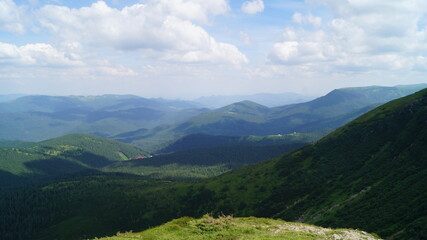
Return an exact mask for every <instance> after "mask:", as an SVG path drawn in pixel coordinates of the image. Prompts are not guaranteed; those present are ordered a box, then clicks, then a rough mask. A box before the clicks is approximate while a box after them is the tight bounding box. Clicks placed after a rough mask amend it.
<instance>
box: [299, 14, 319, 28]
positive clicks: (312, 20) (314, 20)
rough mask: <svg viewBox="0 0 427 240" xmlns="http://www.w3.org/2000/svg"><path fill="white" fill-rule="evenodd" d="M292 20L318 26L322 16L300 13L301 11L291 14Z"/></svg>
mask: <svg viewBox="0 0 427 240" xmlns="http://www.w3.org/2000/svg"><path fill="white" fill-rule="evenodd" d="M292 20H293V21H294V22H296V23H300V24H310V25H313V26H315V27H319V26H320V25H321V24H322V18H320V17H316V16H313V15H311V14H309V15H302V14H301V13H295V14H294V15H293V16H292Z"/></svg>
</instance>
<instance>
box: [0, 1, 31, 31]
mask: <svg viewBox="0 0 427 240" xmlns="http://www.w3.org/2000/svg"><path fill="white" fill-rule="evenodd" d="M23 14H24V9H23V8H22V7H18V6H17V5H16V4H15V3H14V2H13V1H11V0H1V1H0V30H6V31H10V32H16V33H24V32H25V27H24V25H23V23H22V18H23Z"/></svg>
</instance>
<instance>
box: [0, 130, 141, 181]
mask: <svg viewBox="0 0 427 240" xmlns="http://www.w3.org/2000/svg"><path fill="white" fill-rule="evenodd" d="M10 145H12V144H10ZM17 145H21V146H22V145H23V147H19V146H17ZM138 156H147V153H146V152H143V151H142V150H140V149H138V148H136V147H134V146H131V145H128V144H125V143H121V142H117V141H114V140H110V139H105V138H101V137H97V136H93V135H88V134H72V135H66V136H63V137H59V138H55V139H51V140H48V141H43V142H39V143H32V144H31V145H29V146H25V144H21V143H19V142H18V143H15V146H14V147H0V179H3V181H2V182H1V184H0V185H2V186H10V185H14V184H15V183H14V182H11V181H12V180H14V179H17V178H22V179H21V180H22V181H25V180H31V179H34V178H40V177H43V178H52V177H58V176H61V175H66V174H73V173H79V172H85V171H89V170H99V169H100V168H102V167H104V166H106V165H108V164H111V163H114V162H117V161H125V160H130V159H132V158H136V157H138ZM10 175H13V176H15V177H14V178H8V176H10Z"/></svg>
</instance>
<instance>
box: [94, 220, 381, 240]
mask: <svg viewBox="0 0 427 240" xmlns="http://www.w3.org/2000/svg"><path fill="white" fill-rule="evenodd" d="M100 239H101V240H125V239H153V240H155V239H158V240H186V239H192V240H204V239H216V240H228V239H248V240H274V239H277V240H279V239H286V240H330V239H341V240H375V239H379V238H377V237H375V236H373V235H370V234H368V233H366V232H362V231H356V230H351V229H327V228H321V227H316V226H312V225H306V224H302V223H290V222H285V221H282V220H273V219H266V218H255V217H248V218H233V217H231V216H221V217H219V218H213V217H211V216H209V215H205V216H203V218H201V219H194V218H190V217H183V218H180V219H176V220H173V221H171V222H169V223H166V224H164V225H162V226H159V227H155V228H152V229H149V230H146V231H144V232H140V233H117V234H116V236H114V237H106V238H100Z"/></svg>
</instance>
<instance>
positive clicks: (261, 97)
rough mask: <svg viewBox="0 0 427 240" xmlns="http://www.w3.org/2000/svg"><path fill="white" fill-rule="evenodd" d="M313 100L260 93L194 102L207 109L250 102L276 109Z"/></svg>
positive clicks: (295, 94) (287, 95)
mask: <svg viewBox="0 0 427 240" xmlns="http://www.w3.org/2000/svg"><path fill="white" fill-rule="evenodd" d="M312 99H314V97H308V96H304V95H301V94H297V93H290V92H288V93H276V94H273V93H260V94H253V95H234V96H233V95H231V96H223V95H217V96H209V97H200V98H197V99H194V100H193V101H194V102H197V103H200V104H201V105H203V106H206V107H209V108H220V107H223V106H227V105H230V104H233V103H236V102H242V101H245V100H247V101H251V102H256V103H259V104H261V105H264V106H267V107H277V106H283V105H288V104H294V103H301V102H307V101H310V100H312Z"/></svg>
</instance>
